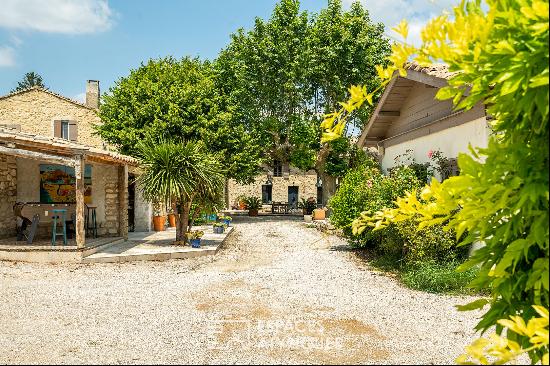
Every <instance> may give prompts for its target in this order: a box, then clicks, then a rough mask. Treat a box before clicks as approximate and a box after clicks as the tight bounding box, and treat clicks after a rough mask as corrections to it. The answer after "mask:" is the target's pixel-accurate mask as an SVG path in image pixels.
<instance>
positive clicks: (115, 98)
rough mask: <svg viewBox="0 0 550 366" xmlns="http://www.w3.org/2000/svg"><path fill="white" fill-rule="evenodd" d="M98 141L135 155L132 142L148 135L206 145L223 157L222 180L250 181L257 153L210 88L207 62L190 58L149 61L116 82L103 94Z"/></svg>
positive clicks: (250, 137) (212, 88)
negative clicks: (201, 142)
mask: <svg viewBox="0 0 550 366" xmlns="http://www.w3.org/2000/svg"><path fill="white" fill-rule="evenodd" d="M100 115H101V119H102V120H103V124H102V125H99V126H98V131H99V134H100V135H101V137H102V138H103V139H104V140H106V141H108V142H110V143H112V144H114V145H115V146H117V147H118V148H119V149H120V151H121V152H123V153H125V154H129V155H133V156H136V154H137V150H136V141H139V140H141V139H143V138H144V137H145V136H146V135H147V134H152V135H155V136H167V137H177V138H181V139H184V140H186V141H190V140H195V141H203V142H205V144H206V146H207V148H208V149H209V150H210V151H212V152H216V153H218V154H221V156H222V157H223V165H224V169H225V171H226V172H227V176H228V177H231V178H235V179H237V180H239V181H241V182H246V181H249V180H250V179H251V178H252V177H253V176H254V175H255V174H256V172H257V169H258V165H259V156H260V150H259V149H258V147H257V146H258V144H257V142H256V141H255V140H254V139H253V137H252V136H251V135H249V134H247V133H246V129H245V127H244V125H243V124H242V123H240V121H239V119H237V118H232V115H231V108H228V107H227V104H226V102H225V98H224V97H222V96H221V95H220V94H219V93H218V92H217V91H216V89H215V85H214V72H213V68H212V66H211V64H210V63H209V62H202V61H200V60H198V59H192V58H189V57H186V58H183V59H181V60H176V59H174V58H171V57H168V58H164V59H158V60H150V61H149V62H147V63H146V64H142V65H141V67H139V68H138V69H136V70H132V71H131V72H130V75H128V76H127V77H123V78H121V79H119V80H118V81H117V82H116V84H115V86H114V87H112V88H111V89H110V91H109V93H108V94H106V95H104V96H103V103H102V106H101V109H100Z"/></svg>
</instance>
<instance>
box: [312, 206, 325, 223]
mask: <svg viewBox="0 0 550 366" xmlns="http://www.w3.org/2000/svg"><path fill="white" fill-rule="evenodd" d="M324 219H325V210H323V209H322V208H316V209H315V210H313V220H324Z"/></svg>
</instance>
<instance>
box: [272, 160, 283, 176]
mask: <svg viewBox="0 0 550 366" xmlns="http://www.w3.org/2000/svg"><path fill="white" fill-rule="evenodd" d="M273 176H274V177H282V176H283V164H282V163H281V162H280V161H279V160H275V161H274V162H273Z"/></svg>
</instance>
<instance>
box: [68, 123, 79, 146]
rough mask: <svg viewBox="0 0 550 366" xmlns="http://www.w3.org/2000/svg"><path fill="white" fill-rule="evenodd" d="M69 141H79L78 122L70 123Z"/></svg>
mask: <svg viewBox="0 0 550 366" xmlns="http://www.w3.org/2000/svg"><path fill="white" fill-rule="evenodd" d="M69 140H71V141H76V140H78V126H77V124H76V121H69Z"/></svg>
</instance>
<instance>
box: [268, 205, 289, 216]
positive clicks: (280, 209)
mask: <svg viewBox="0 0 550 366" xmlns="http://www.w3.org/2000/svg"><path fill="white" fill-rule="evenodd" d="M271 213H284V214H286V213H288V203H280V202H273V203H272V204H271Z"/></svg>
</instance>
